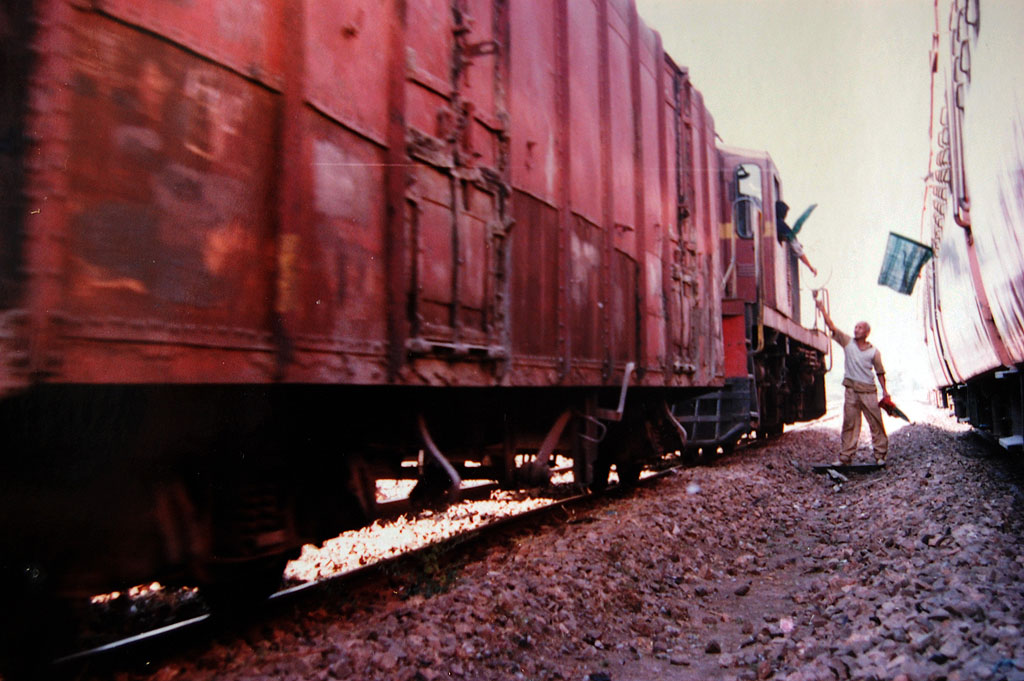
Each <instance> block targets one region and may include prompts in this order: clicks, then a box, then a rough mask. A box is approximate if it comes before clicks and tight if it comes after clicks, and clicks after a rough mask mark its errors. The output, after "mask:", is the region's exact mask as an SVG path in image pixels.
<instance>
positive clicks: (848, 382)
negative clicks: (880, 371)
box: [843, 378, 875, 393]
mask: <svg viewBox="0 0 1024 681" xmlns="http://www.w3.org/2000/svg"><path fill="white" fill-rule="evenodd" d="M843 385H845V386H846V387H847V388H852V389H853V391H854V392H856V393H873V392H875V384H874V383H861V382H860V381H855V380H853V379H852V378H844V379H843Z"/></svg>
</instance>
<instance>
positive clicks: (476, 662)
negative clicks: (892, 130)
mask: <svg viewBox="0 0 1024 681" xmlns="http://www.w3.org/2000/svg"><path fill="white" fill-rule="evenodd" d="M907 406H909V407H910V408H908V409H907V411H908V412H910V415H911V417H912V418H913V419H914V423H912V424H910V425H904V426H903V427H902V428H898V429H896V426H897V424H898V423H902V422H895V421H891V420H890V421H887V424H888V426H889V427H890V429H892V431H891V448H890V456H889V466H888V467H887V468H886V469H885V470H882V471H879V472H874V473H867V474H851V475H850V476H849V478H848V479H847V480H842V479H834V478H832V477H830V476H829V475H827V474H820V473H815V472H813V471H812V470H811V465H812V464H816V463H823V462H827V461H830V460H831V459H832V458H834V454H835V451H836V447H837V446H838V439H839V437H838V428H839V423H838V421H836V420H832V421H823V422H819V423H817V424H814V425H812V426H809V427H801V428H795V429H791V430H788V431H787V432H786V433H785V434H784V435H783V436H782V437H781V438H780V439H779V440H777V441H775V442H774V443H772V444H771V445H769V446H763V447H756V448H749V449H747V450H744V451H741V452H738V453H736V454H734V455H732V456H730V457H727V458H724V459H721V460H719V461H718V462H716V463H715V464H714V465H712V466H705V467H698V468H692V469H686V470H683V471H681V472H678V473H676V474H674V475H671V476H669V477H667V478H666V479H663V480H661V481H659V482H657V483H656V484H654V485H653V486H651V487H647V488H643V489H641V490H639V491H638V492H637V493H636V494H635V495H633V496H631V497H629V498H625V499H621V500H618V501H617V502H615V503H614V504H612V505H605V506H602V507H599V508H598V509H597V510H595V511H592V512H587V513H584V514H581V515H577V516H575V517H572V518H567V519H566V522H565V523H564V524H561V525H557V526H553V527H549V528H546V529H543V530H540V531H537V532H535V533H533V534H531V535H528V536H520V537H517V538H516V539H515V540H511V541H509V542H507V543H505V544H502V545H498V546H495V547H493V548H491V549H489V550H488V552H487V554H486V555H485V556H484V557H483V558H481V559H479V560H474V561H472V562H468V563H466V564H463V565H461V566H460V567H459V568H458V569H453V570H448V571H446V572H444V574H437V573H434V574H424V575H423V576H422V581H421V582H420V583H419V584H414V585H410V584H405V585H403V586H402V587H401V588H396V589H395V590H394V592H393V593H392V594H390V595H388V596H385V597H381V598H380V599H378V600H376V601H374V602H369V603H368V602H365V601H362V600H358V599H352V600H346V599H345V598H340V599H337V600H336V601H332V602H330V603H329V604H326V605H324V606H323V607H321V608H319V609H317V610H315V611H313V612H306V613H304V614H301V615H297V616H295V617H283V618H280V619H276V620H273V621H270V622H263V623H260V624H259V625H254V626H253V628H252V629H251V630H250V631H248V632H242V633H240V634H238V635H237V636H233V637H230V638H225V639H224V640H221V641H218V642H216V643H214V644H212V645H211V646H210V647H209V648H208V649H206V650H203V651H201V652H200V653H199V654H198V655H190V656H189V659H184V658H183V659H179V660H172V661H167V662H164V663H161V664H160V665H159V666H158V667H157V668H156V669H155V670H151V671H150V672H149V673H147V675H145V676H142V675H134V674H128V673H121V674H119V675H118V677H117V678H119V679H121V680H122V681H128V680H129V679H136V678H139V679H141V678H150V679H158V680H159V681H169V680H171V679H210V680H213V679H225V680H227V679H239V680H241V679H303V680H305V679H317V680H327V679H362V680H367V681H369V680H374V679H387V680H388V681H392V680H402V681H404V680H423V681H435V680H437V679H465V680H468V681H477V680H480V681H491V680H499V679H516V680H518V679H531V680H555V679H557V680H571V681H579V680H589V681H655V680H657V681H690V680H698V679H699V680H712V679H721V680H730V679H744V680H747V679H750V680H752V679H786V680H788V681H818V680H831V679H891V680H910V681H922V680H939V679H947V680H948V681H955V680H957V679H965V680H966V679H992V680H996V679H1022V680H1024V636H1022V635H1021V628H1022V626H1024V625H1022V618H1024V589H1022V586H1021V585H1022V584H1024V552H1022V551H1021V539H1022V527H1024V526H1022V522H1021V514H1020V502H1021V496H1022V492H1021V487H1020V485H1021V481H1022V477H1021V470H1022V466H1021V459H1020V458H1019V457H1018V458H1016V459H1015V458H1013V457H1008V456H1005V455H999V454H996V453H994V452H993V450H992V449H991V448H989V447H987V446H986V445H985V443H984V442H983V441H981V440H980V438H978V437H977V436H976V435H974V434H972V433H970V432H969V431H968V430H967V429H965V428H964V427H963V426H960V425H958V424H957V423H956V422H955V420H954V419H953V418H952V417H951V416H949V415H948V414H947V413H946V412H940V411H937V410H933V409H931V408H929V407H926V406H923V405H918V406H915V405H907ZM865 437H866V435H865ZM862 444H863V446H864V450H863V451H862V452H861V454H860V460H861V461H863V462H868V461H869V460H870V452H869V451H868V445H867V441H866V439H865V440H864V442H863V443H862Z"/></svg>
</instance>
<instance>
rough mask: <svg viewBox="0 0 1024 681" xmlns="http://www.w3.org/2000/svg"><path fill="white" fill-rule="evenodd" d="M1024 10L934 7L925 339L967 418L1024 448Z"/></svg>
mask: <svg viewBox="0 0 1024 681" xmlns="http://www.w3.org/2000/svg"><path fill="white" fill-rule="evenodd" d="M1022 32H1024V5H1022V4H1021V3H1001V2H982V1H979V0H935V33H934V36H933V49H932V53H931V63H932V74H933V75H932V103H933V115H932V130H931V131H930V134H931V136H932V142H933V143H932V157H931V159H930V164H929V169H928V170H929V172H928V182H927V185H926V188H925V192H926V193H925V202H924V211H923V213H924V224H922V232H923V235H924V238H925V240H927V241H930V243H931V246H932V249H933V251H934V253H935V258H934V259H933V260H932V261H931V262H930V263H929V264H928V267H927V270H926V274H925V277H924V282H923V283H924V286H923V289H924V295H923V296H922V304H923V308H924V318H925V337H926V340H927V343H928V350H929V352H928V356H929V359H930V360H931V365H932V369H933V374H934V377H935V385H936V386H937V387H938V389H939V391H940V395H941V396H942V398H943V400H944V401H945V402H946V403H947V404H951V405H952V406H953V407H954V408H955V410H956V414H957V416H958V417H960V419H961V420H963V421H966V422H969V423H971V425H973V426H974V427H975V428H976V429H978V431H979V432H981V433H984V434H987V435H989V436H991V438H992V439H993V440H995V441H997V442H998V443H999V444H1000V445H1001V446H1002V447H1004V448H1005V449H1007V450H1010V451H1015V452H1018V453H1019V452H1021V451H1024V108H1022V102H1024V85H1022V84H1021V82H1020V79H1019V78H1017V76H1016V73H1017V71H1018V69H1019V67H1020V55H1021V51H1020V36H1021V34H1022Z"/></svg>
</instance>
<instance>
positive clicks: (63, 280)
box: [3, 0, 722, 386]
mask: <svg viewBox="0 0 1024 681" xmlns="http://www.w3.org/2000/svg"><path fill="white" fill-rule="evenodd" d="M36 8H37V10H36V11H38V12H39V13H40V16H41V18H42V19H43V21H41V22H40V26H41V27H42V28H41V29H40V36H39V39H38V41H37V42H35V43H33V46H32V49H33V50H35V51H37V52H38V54H39V59H38V62H39V63H38V64H37V65H36V69H37V70H36V73H35V76H34V79H33V81H32V82H33V88H34V91H33V93H32V101H33V102H34V106H33V108H32V110H31V111H30V112H29V115H28V117H27V119H26V122H25V128H26V130H30V131H31V132H32V134H31V135H28V136H30V137H32V138H33V139H34V142H33V144H34V145H35V146H34V147H33V149H32V151H31V154H26V157H25V158H26V159H27V158H28V157H29V156H32V157H33V158H34V159H37V160H38V162H36V163H34V164H33V165H32V166H31V168H30V170H29V171H28V173H27V175H26V183H25V184H26V187H25V189H24V192H23V193H24V195H25V196H27V197H29V199H30V201H29V202H28V203H31V204H32V205H29V206H28V207H27V209H26V211H27V212H28V213H29V214H28V215H26V216H25V229H24V231H25V233H26V235H27V238H26V241H25V244H24V248H23V256H24V257H23V260H24V262H23V263H22V266H21V270H22V271H24V272H26V273H27V275H26V276H27V277H28V279H27V282H26V284H27V285H26V286H25V292H24V295H22V296H18V300H16V301H11V302H10V303H9V304H8V309H9V311H11V313H10V314H7V313H5V316H4V320H3V328H4V329H5V332H4V334H5V337H6V338H8V340H5V341H3V342H4V343H5V348H8V349H12V350H13V349H15V346H17V348H18V349H19V352H20V353H21V356H23V357H24V359H23V360H20V361H21V364H20V365H19V366H18V367H16V368H14V369H10V368H5V371H6V374H4V375H3V376H4V378H3V381H4V383H5V385H8V386H12V385H15V384H17V383H19V382H21V383H27V382H29V381H32V380H37V379H46V380H54V381H68V382H143V383H145V382H208V383H224V382H228V383H234V382H267V381H295V382H325V383H326V382H334V383H338V382H341V383H356V384H374V383H387V382H397V383H408V384H429V385H500V384H508V385H546V384H552V383H558V384H565V385H594V384H616V383H617V382H618V380H620V377H621V372H622V370H623V368H624V367H625V364H626V363H627V362H636V363H637V366H638V367H640V368H641V369H642V371H641V372H640V373H639V375H638V378H639V380H641V381H642V382H644V383H647V384H654V385H662V384H669V385H708V384H712V383H715V382H716V381H718V379H719V377H720V375H721V361H722V349H721V343H722V341H721V331H720V324H719V313H720V308H719V307H718V298H717V291H719V290H720V283H718V282H717V279H716V278H717V277H719V276H720V274H719V266H718V264H717V263H718V255H717V244H718V241H717V239H715V238H712V236H711V235H713V234H714V233H715V230H716V228H717V217H716V216H717V215H718V210H719V208H718V206H717V204H716V197H717V196H718V192H717V189H716V188H715V185H714V182H715V179H714V178H715V177H716V173H717V169H716V168H714V167H713V166H714V162H715V155H714V154H713V153H711V152H712V150H713V148H714V131H713V123H712V121H711V118H710V116H709V115H707V113H706V111H705V110H704V108H703V104H702V102H701V100H700V98H699V95H698V93H696V92H695V91H694V90H693V88H692V86H691V85H690V84H689V82H688V80H687V76H686V73H685V71H682V70H680V69H678V68H677V67H676V66H675V65H674V63H672V62H671V60H670V59H668V58H667V57H666V55H664V54H663V52H662V50H661V43H660V40H659V38H658V36H657V34H655V33H654V32H653V31H650V30H649V29H648V28H647V27H645V26H644V25H643V24H642V22H641V21H640V19H639V17H638V15H637V12H636V8H635V6H634V4H633V2H632V1H631V0H579V1H577V0H571V1H570V0H559V1H557V2H548V1H547V0H545V1H543V2H541V1H540V0H537V1H535V2H516V3H507V2H504V1H500V0H422V1H417V2H401V1H400V0H389V1H386V2H381V1H380V0H345V1H342V0H325V1H324V2H296V3H289V4H288V6H287V7H285V6H284V5H283V4H281V3H278V2H272V1H270V0H266V1H263V2H255V3H248V4H246V5H245V7H244V8H243V7H242V6H237V7H236V6H235V5H234V4H231V3H224V2H218V1H215V0H197V1H196V2H193V3H188V4H182V3H177V2H170V1H156V2H147V3H135V2H128V1H127V0H95V1H94V2H69V1H66V0H49V2H39V3H36ZM65 84H66V85H65ZM28 166H29V164H28V162H27V161H26V167H28ZM680 202H682V203H683V204H684V206H683V207H684V210H680ZM8 236H9V235H8V234H5V240H4V242H3V244H4V248H5V253H6V252H8V251H9V250H10V249H9V247H8V241H9V239H8ZM8 354H16V353H8Z"/></svg>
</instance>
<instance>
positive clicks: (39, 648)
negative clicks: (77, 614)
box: [0, 563, 74, 679]
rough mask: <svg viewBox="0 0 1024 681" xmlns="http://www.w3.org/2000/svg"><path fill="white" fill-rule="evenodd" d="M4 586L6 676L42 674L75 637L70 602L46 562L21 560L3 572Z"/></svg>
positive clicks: (1, 644) (1, 637) (0, 651)
mask: <svg viewBox="0 0 1024 681" xmlns="http://www.w3.org/2000/svg"><path fill="white" fill-rule="evenodd" d="M3 578H4V579H3V584H2V585H0V610H2V614H0V673H3V674H4V677H5V678H10V679H17V678H32V677H33V676H35V675H41V674H42V672H43V670H44V668H45V666H46V665H48V664H49V663H50V662H51V661H52V660H53V659H54V657H56V656H57V655H60V654H61V653H64V652H67V650H66V649H67V647H68V646H70V644H71V642H72V640H73V637H74V619H73V617H72V612H71V607H70V604H69V602H68V601H67V600H66V599H64V598H61V597H60V596H59V595H58V594H57V593H56V591H55V590H54V588H53V580H52V576H51V574H50V573H49V571H48V570H46V569H45V568H44V567H43V566H42V565H40V564H36V563H21V564H20V567H17V569H15V570H14V573H13V574H12V573H8V572H7V571H4V572H3Z"/></svg>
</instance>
